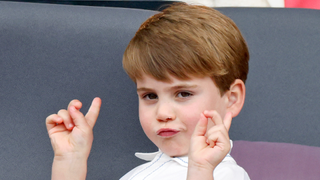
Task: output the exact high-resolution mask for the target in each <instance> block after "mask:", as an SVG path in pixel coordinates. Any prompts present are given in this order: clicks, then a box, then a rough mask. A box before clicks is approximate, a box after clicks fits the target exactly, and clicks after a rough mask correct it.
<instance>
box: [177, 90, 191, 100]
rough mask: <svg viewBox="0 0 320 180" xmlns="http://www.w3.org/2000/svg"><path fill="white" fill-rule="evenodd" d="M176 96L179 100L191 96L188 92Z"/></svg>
mask: <svg viewBox="0 0 320 180" xmlns="http://www.w3.org/2000/svg"><path fill="white" fill-rule="evenodd" d="M177 96H178V97H181V98H186V97H189V96H192V93H191V92H188V91H182V92H179V93H178V94H177Z"/></svg>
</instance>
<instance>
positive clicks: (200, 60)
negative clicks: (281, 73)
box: [123, 3, 249, 95]
mask: <svg viewBox="0 0 320 180" xmlns="http://www.w3.org/2000/svg"><path fill="white" fill-rule="evenodd" d="M248 61H249V51H248V48H247V45H246V42H245V40H244V38H243V37H242V35H241V33H240V31H239V29H238V28H237V26H236V24H235V23H234V22H233V21H232V20H231V19H230V18H228V17H227V16H225V15H223V14H221V13H220V12H219V11H217V10H214V9H212V8H209V7H205V6H196V5H187V4H185V3H178V4H174V5H172V6H170V7H168V8H166V9H165V10H163V11H162V12H160V13H158V14H155V15H154V16H152V17H150V18H149V19H147V20H146V21H145V22H144V23H143V24H142V25H141V27H140V28H139V30H138V31H137V32H136V34H135V36H134V37H133V39H132V40H131V41H130V43H129V45H128V47H127V49H126V50H125V53H124V56H123V67H124V69H125V71H126V72H127V74H128V75H129V76H130V78H131V79H132V80H133V81H134V82H136V80H137V79H141V78H142V76H143V74H146V75H150V76H152V77H154V78H155V79H157V80H160V81H170V75H172V76H174V77H176V78H178V79H181V80H186V79H189V78H190V77H192V76H195V77H205V76H209V77H211V78H212V79H213V81H214V83H215V84H216V85H217V87H218V88H219V90H220V93H221V95H222V94H224V92H225V91H227V90H229V88H230V85H231V84H232V83H233V82H234V81H235V79H241V80H242V81H243V82H245V81H246V79H247V74H248V69H249V68H248Z"/></svg>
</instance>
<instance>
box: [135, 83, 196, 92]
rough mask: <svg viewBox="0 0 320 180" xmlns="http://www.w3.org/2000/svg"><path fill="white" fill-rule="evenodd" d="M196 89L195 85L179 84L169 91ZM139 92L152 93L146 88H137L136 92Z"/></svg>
mask: <svg viewBox="0 0 320 180" xmlns="http://www.w3.org/2000/svg"><path fill="white" fill-rule="evenodd" d="M196 87H198V86H197V85H188V84H180V85H176V86H173V87H170V88H169V90H177V89H189V88H191V89H194V88H196ZM140 91H154V90H153V89H151V88H146V87H141V88H137V92H140Z"/></svg>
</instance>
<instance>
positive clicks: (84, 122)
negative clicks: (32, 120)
mask: <svg viewBox="0 0 320 180" xmlns="http://www.w3.org/2000/svg"><path fill="white" fill-rule="evenodd" d="M100 106H101V99H100V98H95V99H94V100H93V101H92V104H91V106H90V108H89V110H88V112H87V114H86V115H85V116H84V115H83V114H82V113H81V112H80V111H79V110H80V109H81V107H82V103H81V102H80V101H79V100H72V101H71V102H70V103H69V105H68V108H67V109H61V110H60V111H59V112H58V113H57V114H52V115H50V116H48V117H47V119H46V126H47V131H48V134H49V137H50V139H51V144H52V148H53V151H54V156H55V160H57V159H59V160H62V161H63V160H70V159H73V158H84V159H87V158H88V157H89V154H90V150H91V146H92V142H93V131H92V129H93V127H94V125H95V123H96V120H97V118H98V115H99V111H100Z"/></svg>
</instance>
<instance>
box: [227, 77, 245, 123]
mask: <svg viewBox="0 0 320 180" xmlns="http://www.w3.org/2000/svg"><path fill="white" fill-rule="evenodd" d="M225 95H226V96H227V101H228V102H227V112H231V113H232V117H236V116H237V115H238V114H239V113H240V111H241V109H242V107H243V104H244V100H245V96H246V87H245V85H244V82H243V81H242V80H240V79H236V80H235V81H234V82H233V83H232V84H231V86H230V90H229V91H227V92H226V94H225Z"/></svg>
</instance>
